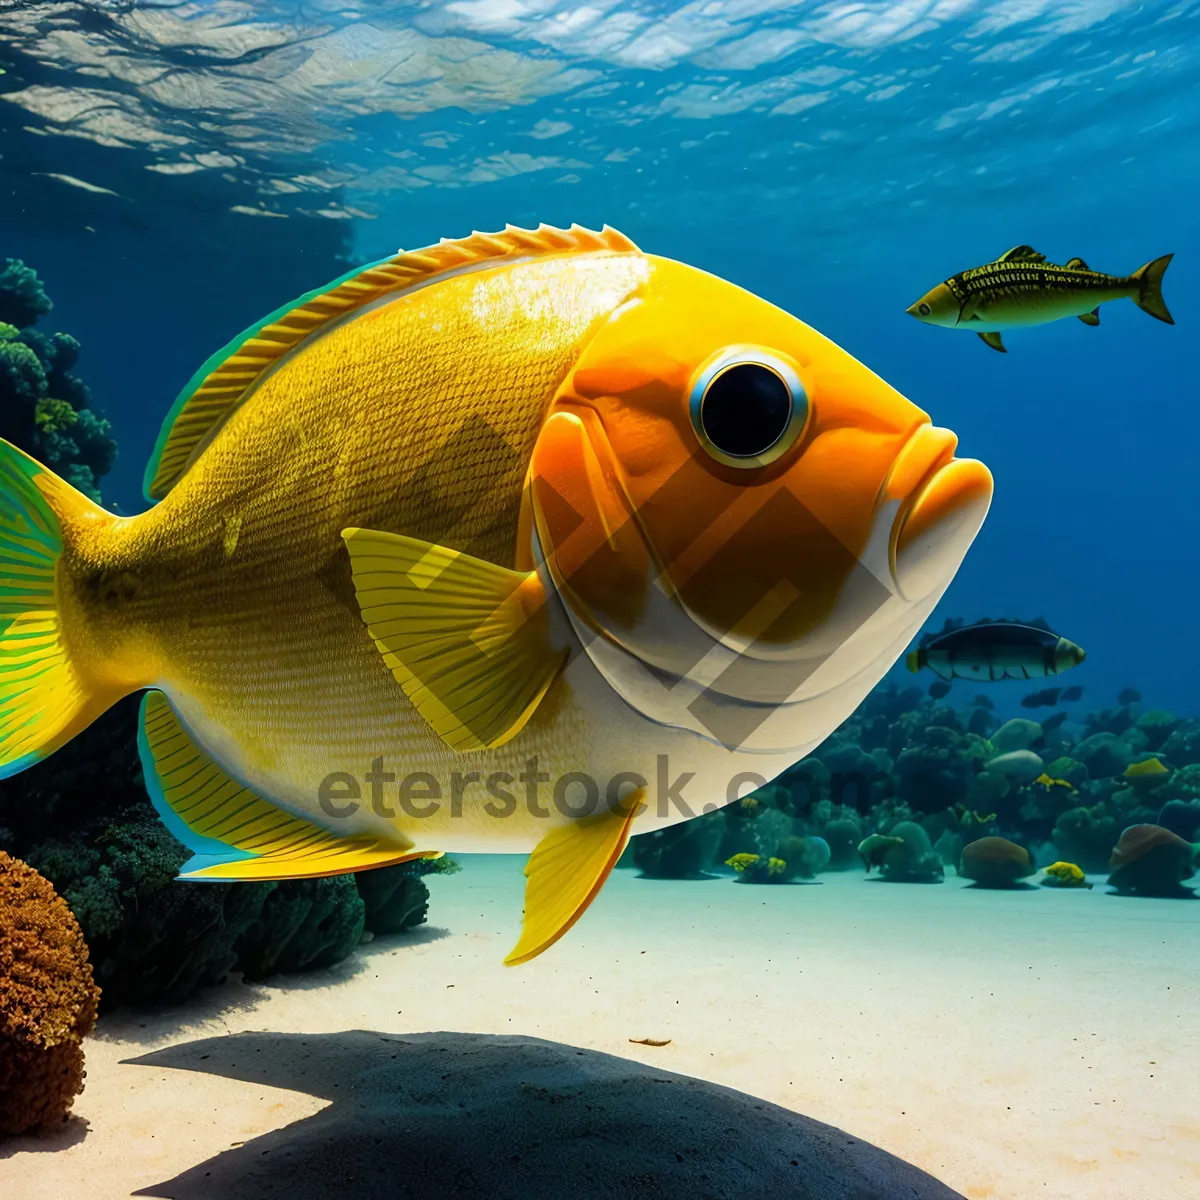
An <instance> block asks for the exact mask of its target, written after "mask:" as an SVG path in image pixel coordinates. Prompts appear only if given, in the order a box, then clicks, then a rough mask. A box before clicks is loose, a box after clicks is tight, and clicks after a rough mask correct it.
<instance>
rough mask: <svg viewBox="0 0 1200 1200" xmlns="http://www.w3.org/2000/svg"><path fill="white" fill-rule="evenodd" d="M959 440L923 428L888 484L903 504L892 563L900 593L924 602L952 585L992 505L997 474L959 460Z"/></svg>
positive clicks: (969, 460) (891, 547) (903, 452)
mask: <svg viewBox="0 0 1200 1200" xmlns="http://www.w3.org/2000/svg"><path fill="white" fill-rule="evenodd" d="M957 445H958V438H957V437H956V435H955V434H953V433H951V431H950V430H948V429H939V428H938V427H937V426H936V425H922V426H920V427H919V428H918V429H917V431H916V433H914V434H913V436H912V437H911V438H909V440H908V441H907V442H906V443H905V445H904V447H903V449H902V450H901V451H900V453H899V455H897V457H896V461H895V462H894V463H893V464H892V469H891V471H890V472H889V474H888V479H887V482H886V483H885V484H884V490H885V498H886V499H888V500H892V501H898V502H899V508H898V510H897V513H896V517H895V520H894V521H893V524H892V533H891V539H890V545H889V553H888V560H889V566H890V567H891V572H892V578H893V580H894V581H895V584H896V590H897V591H898V592H899V593H900V595H901V597H902V598H903V599H905V600H909V601H913V600H921V599H923V598H924V597H926V596H928V595H929V594H930V593H931V592H933V591H934V590H935V589H937V588H939V587H944V586H945V585H946V584H948V583H949V582H950V580H951V578H952V577H953V575H954V572H955V571H956V570H957V569H958V565H959V563H961V562H962V559H963V556H964V555H965V554H966V552H967V550H968V548H969V547H970V545H971V543H972V542H973V541H974V540H975V535H976V534H977V533H978V532H979V529H980V526H981V525H982V524H983V519H984V517H986V516H987V511H988V508H989V506H990V505H991V502H992V487H993V484H992V473H991V471H989V470H988V469H987V467H985V466H984V465H983V463H981V462H978V461H977V460H976V459H973V458H955V457H954V450H955V448H956V447H957Z"/></svg>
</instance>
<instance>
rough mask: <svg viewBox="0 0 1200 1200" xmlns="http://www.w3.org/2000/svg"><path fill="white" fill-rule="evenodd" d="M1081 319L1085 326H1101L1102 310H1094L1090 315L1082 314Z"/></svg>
mask: <svg viewBox="0 0 1200 1200" xmlns="http://www.w3.org/2000/svg"><path fill="white" fill-rule="evenodd" d="M1079 319H1080V320H1081V321H1082V322H1083V323H1084V324H1085V325H1099V324H1100V309H1099V308H1093V309H1092V311H1091V312H1090V313H1080V314H1079Z"/></svg>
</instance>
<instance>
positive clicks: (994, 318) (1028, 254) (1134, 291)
mask: <svg viewBox="0 0 1200 1200" xmlns="http://www.w3.org/2000/svg"><path fill="white" fill-rule="evenodd" d="M1173 257H1174V255H1171V254H1164V255H1163V256H1162V257H1161V258H1156V259H1154V260H1152V261H1151V262H1148V263H1146V265H1145V266H1144V267H1139V268H1138V269H1137V270H1136V271H1134V273H1133V274H1132V275H1105V274H1104V273H1103V272H1101V271H1093V270H1092V269H1091V268H1090V267H1089V266H1088V265H1087V263H1085V262H1084V261H1083V259H1082V258H1072V259H1069V260H1068V261H1067V262H1066V264H1065V265H1063V266H1061V267H1060V266H1058V265H1057V264H1056V263H1049V262H1047V261H1046V256H1045V255H1044V254H1040V253H1039V252H1038V251H1037V250H1035V249H1034V248H1033V247H1032V246H1014V247H1013V248H1012V249H1011V250H1008V251H1006V252H1005V253H1004V254H1002V255H1001V256H1000V257H999V258H998V259H996V261H995V262H990V263H985V264H984V265H983V266H981V267H971V268H970V269H969V270H966V271H960V272H959V273H958V274H957V275H951V276H950V278H949V279H947V280H946V281H945V282H944V283H939V284H938V285H937V287H935V288H931V289H930V290H929V291H928V292H926V293H925V295H924V296H922V297H921V298H920V300H918V301H917V302H916V303H915V304H912V305H910V306H909V307H908V308H907V309H905V312H907V313H908V315H909V316H911V317H916V318H917V320H918V321H921V322H923V323H924V324H926V325H940V326H941V327H942V328H943V329H966V330H968V331H970V332H971V333H977V334H978V335H979V337H980V339H981V340H982V341H984V342H985V343H986V344H987V345H989V346H990V347H991V348H992V349H993V350H999V351H1000V352H1001V353H1002V354H1005V353H1007V350H1006V348H1005V345H1004V342H1003V341H1002V340H1001V334H1003V333H1006V332H1007V331H1008V330H1010V329H1021V328H1024V327H1026V326H1030V325H1046V324H1049V323H1050V322H1051V321H1061V320H1063V319H1064V318H1065V317H1078V318H1079V319H1080V320H1081V321H1082V322H1083V323H1084V324H1085V325H1099V324H1100V305H1101V304H1104V303H1105V302H1106V301H1108V300H1121V299H1125V298H1126V297H1127V298H1128V299H1130V300H1132V301H1133V302H1134V303H1135V304H1136V305H1137V306H1138V308H1140V309H1141V310H1142V311H1143V312H1148V313H1149V314H1150V315H1151V316H1152V317H1157V318H1158V320H1160V321H1165V322H1166V323H1167V324H1168V325H1174V324H1175V321H1174V319H1173V318H1172V316H1171V314H1170V312H1169V311H1168V310H1167V305H1166V302H1165V301H1164V300H1163V294H1162V277H1163V272H1164V271H1166V269H1167V265H1168V264H1169V263H1170V261H1171V259H1172V258H1173Z"/></svg>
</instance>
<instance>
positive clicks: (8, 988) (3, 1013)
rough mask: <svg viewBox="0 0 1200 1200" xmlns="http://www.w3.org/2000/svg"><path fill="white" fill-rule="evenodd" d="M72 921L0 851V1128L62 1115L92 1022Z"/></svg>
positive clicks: (83, 952) (22, 866) (81, 946)
mask: <svg viewBox="0 0 1200 1200" xmlns="http://www.w3.org/2000/svg"><path fill="white" fill-rule="evenodd" d="M99 998H100V989H99V988H98V987H96V985H95V983H94V982H93V980H92V968H91V964H90V963H89V962H88V950H87V945H86V943H85V942H84V940H83V934H82V932H80V929H79V924H78V922H76V920H75V918H74V916H72V915H71V910H70V909H69V908H68V907H67V905H66V903H65V902H64V901H63V899H62V898H61V897H60V896H59V895H58V893H57V892H55V890H54V888H53V887H52V886H51V885H50V883H49V882H48V881H47V880H46V879H43V878H42V876H41V875H39V874H38V873H37V872H36V871H35V870H34V869H33V868H32V867H31V866H28V865H27V864H26V863H23V862H21V860H20V859H16V858H11V857H9V855H7V854H5V853H4V852H3V851H0V1134H16V1133H27V1132H29V1131H31V1130H37V1129H42V1128H45V1127H46V1126H48V1125H51V1124H53V1123H54V1122H55V1121H60V1120H65V1118H66V1115H67V1112H68V1110H69V1109H70V1107H71V1105H72V1103H74V1100H75V1097H76V1096H77V1095H78V1094H79V1093H80V1092H81V1091H82V1090H83V1047H82V1045H81V1044H80V1043H81V1041H82V1039H83V1038H84V1037H85V1036H86V1035H87V1034H89V1033H90V1032H91V1031H92V1027H93V1026H94V1025H95V1023H96V1004H97V1002H98V1000H99Z"/></svg>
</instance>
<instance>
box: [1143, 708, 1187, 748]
mask: <svg viewBox="0 0 1200 1200" xmlns="http://www.w3.org/2000/svg"><path fill="white" fill-rule="evenodd" d="M1178 724H1179V718H1178V717H1177V716H1176V715H1175V714H1174V713H1173V712H1167V711H1166V710H1165V709H1161V708H1155V709H1152V710H1151V711H1150V712H1147V713H1142V715H1141V716H1140V717H1138V719H1137V720H1136V721H1135V722H1134V723H1133V727H1134V728H1135V729H1136V730H1138V731H1139V732H1140V733H1143V734H1145V736H1146V748H1147V749H1148V750H1157V749H1159V747H1160V746H1162V744H1163V743H1164V742H1165V741H1166V740H1167V738H1169V737H1170V736H1171V734H1172V733H1174V732H1175V728H1176V726H1177V725H1178Z"/></svg>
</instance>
